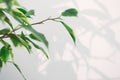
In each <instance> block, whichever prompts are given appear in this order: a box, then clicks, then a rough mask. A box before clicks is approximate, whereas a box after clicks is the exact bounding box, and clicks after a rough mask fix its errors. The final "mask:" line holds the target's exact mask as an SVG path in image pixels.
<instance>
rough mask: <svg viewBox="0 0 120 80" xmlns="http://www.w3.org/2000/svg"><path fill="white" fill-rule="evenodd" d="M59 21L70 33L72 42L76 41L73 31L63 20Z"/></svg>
mask: <svg viewBox="0 0 120 80" xmlns="http://www.w3.org/2000/svg"><path fill="white" fill-rule="evenodd" d="M60 22H61V23H62V25H63V26H64V27H65V28H66V30H67V31H68V33H69V34H70V36H71V38H72V39H73V41H74V43H76V37H75V34H74V31H73V30H72V29H71V28H70V27H69V26H68V25H67V24H66V23H65V22H63V21H60Z"/></svg>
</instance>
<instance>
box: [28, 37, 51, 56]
mask: <svg viewBox="0 0 120 80" xmlns="http://www.w3.org/2000/svg"><path fill="white" fill-rule="evenodd" d="M26 38H27V37H26ZM27 40H28V41H29V42H31V43H32V44H33V46H34V47H35V48H37V49H40V50H41V51H42V52H43V53H44V55H45V56H46V57H47V58H49V57H48V54H47V52H46V51H45V50H44V49H43V48H42V47H40V46H39V45H37V44H36V43H34V42H33V41H32V40H30V39H29V38H27Z"/></svg>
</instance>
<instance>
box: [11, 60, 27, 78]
mask: <svg viewBox="0 0 120 80" xmlns="http://www.w3.org/2000/svg"><path fill="white" fill-rule="evenodd" d="M11 63H12V64H13V65H14V66H15V68H16V69H17V70H18V71H19V73H20V74H21V75H22V77H23V78H24V80H27V79H26V78H25V76H24V74H23V73H22V71H21V69H20V68H19V66H18V65H17V64H16V63H14V62H11Z"/></svg>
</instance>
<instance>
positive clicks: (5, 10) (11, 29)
mask: <svg viewBox="0 0 120 80" xmlns="http://www.w3.org/2000/svg"><path fill="white" fill-rule="evenodd" d="M2 5H6V6H5V7H3V6H2ZM34 14H35V12H34V10H27V9H25V8H23V7H22V6H21V5H20V4H19V3H18V1H17V0H0V21H1V22H3V23H6V24H7V25H9V26H6V27H4V28H3V29H0V44H1V45H2V46H0V69H2V67H3V65H4V64H6V63H8V62H9V63H12V64H13V65H14V66H15V67H16V68H17V70H18V71H19V72H20V74H21V75H22V76H23V78H24V80H26V79H25V77H24V75H23V73H22V71H21V70H20V68H19V66H18V65H17V64H16V63H15V62H14V52H13V51H12V49H13V48H12V46H11V45H14V47H18V46H20V47H25V48H26V49H27V51H28V52H29V53H31V51H32V47H35V48H37V49H39V50H41V51H42V52H43V54H44V55H45V56H46V57H47V58H48V57H49V56H48V53H47V51H46V50H45V49H44V48H43V47H41V46H40V45H38V44H36V43H35V41H38V42H40V43H43V44H44V46H45V47H46V48H49V42H48V40H47V38H46V37H45V36H44V34H42V33H40V32H38V31H36V30H35V29H34V27H33V26H34V25H38V24H43V23H44V22H46V21H54V22H58V23H60V24H62V25H63V26H64V27H65V29H66V30H67V31H68V33H69V34H70V36H71V38H72V40H73V42H74V43H76V38H75V34H74V31H73V30H72V29H71V28H70V26H68V25H67V24H66V23H65V22H64V20H63V19H62V17H76V16H77V15H78V11H77V10H76V9H74V8H70V9H67V10H65V11H63V12H62V13H61V14H60V16H59V17H56V18H51V17H49V18H47V19H45V20H42V21H39V22H36V23H30V22H29V20H28V18H31V17H32V16H34ZM10 17H13V18H14V20H15V21H17V22H18V26H13V24H12V22H11V19H10ZM21 28H23V29H25V30H26V31H29V32H30V34H25V33H24V31H21V33H18V32H17V31H19V30H20V29H21ZM6 38H8V39H10V41H11V42H12V44H10V42H9V41H7V40H6ZM31 45H32V46H31Z"/></svg>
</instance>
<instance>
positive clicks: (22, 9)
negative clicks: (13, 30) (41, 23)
mask: <svg viewBox="0 0 120 80" xmlns="http://www.w3.org/2000/svg"><path fill="white" fill-rule="evenodd" d="M17 9H18V10H20V11H21V12H22V13H23V14H26V13H27V10H26V9H24V8H17Z"/></svg>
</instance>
